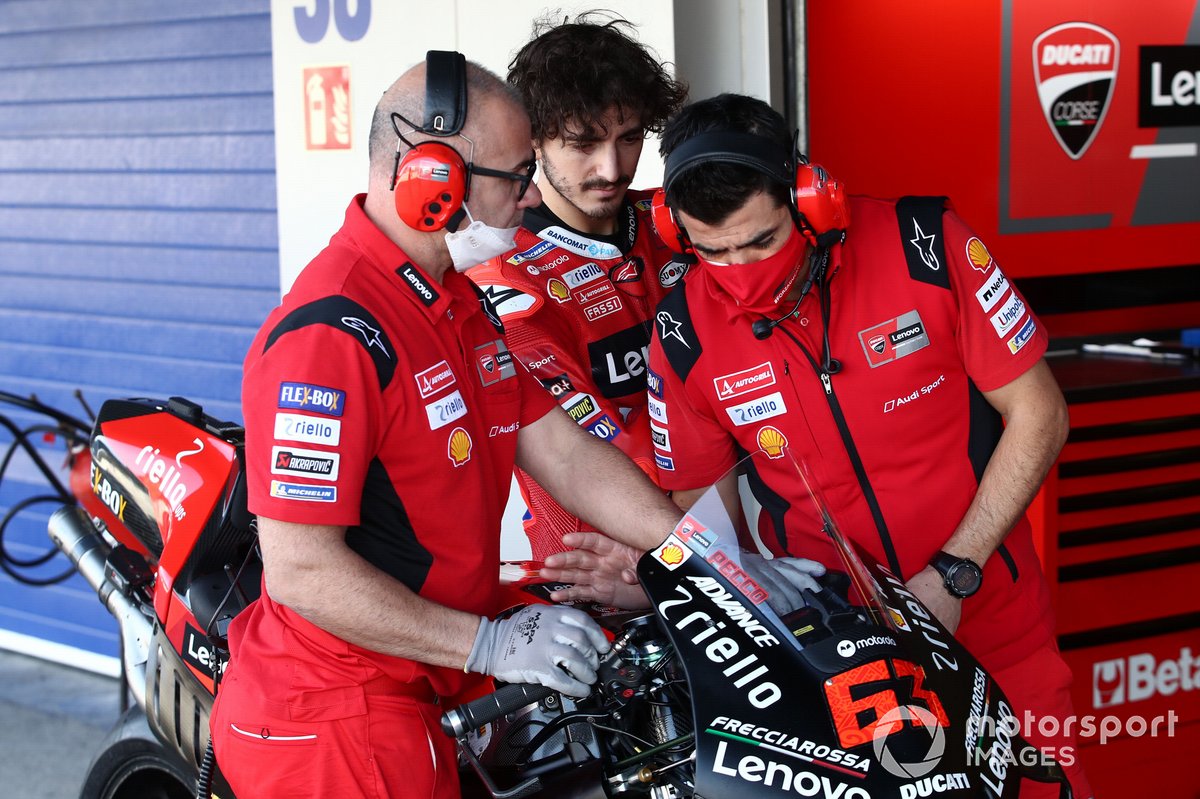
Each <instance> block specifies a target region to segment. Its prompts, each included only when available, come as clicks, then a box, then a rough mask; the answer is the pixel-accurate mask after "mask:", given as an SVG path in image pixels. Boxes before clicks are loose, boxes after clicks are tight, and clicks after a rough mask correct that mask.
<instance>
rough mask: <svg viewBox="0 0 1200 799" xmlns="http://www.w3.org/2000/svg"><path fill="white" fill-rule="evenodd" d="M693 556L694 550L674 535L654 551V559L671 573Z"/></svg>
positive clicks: (668, 537)
mask: <svg viewBox="0 0 1200 799" xmlns="http://www.w3.org/2000/svg"><path fill="white" fill-rule="evenodd" d="M691 556H692V550H690V549H688V545H687V544H685V543H683V541H681V540H680V539H679V537H678V536H676V535H675V534H674V533H671V534H670V535H669V536H667V540H666V541H663V542H662V543H661V544H659V545H658V548H657V549H655V550H654V559H655V560H657V561H658V562H659V563H661V564H662V565H664V566H666V567H667V569H668V570H669V571H675V570H676V569H678V568H679V567H680V566H682V565H683V564H684V563H686V562H687V559H688V558H690V557H691Z"/></svg>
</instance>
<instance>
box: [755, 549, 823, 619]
mask: <svg viewBox="0 0 1200 799" xmlns="http://www.w3.org/2000/svg"><path fill="white" fill-rule="evenodd" d="M742 570H743V571H745V572H746V573H747V574H749V575H750V576H751V577H753V578H754V581H755V582H756V583H758V584H759V585H760V586H762V587H763V588H765V589H766V590H767V592H768V593H770V596H769V597H767V604H768V605H770V606H771V610H773V611H775V612H776V613H777V614H779V615H780V616H783V615H785V614H787V613H791V612H792V611H793V610H797V609H798V608H802V607H804V606H805V605H807V604H808V603H807V602H805V601H804V595H803V594H802V593H800V592H801V591H804V590H809V591H812V592H813V593H814V594H815V593H816V592H818V591H820V590H821V586H820V585H819V584H818V583H817V581H816V580H815V579H814V578H816V577H820V576H821V575H823V574H824V573H825V567H824V566H823V565H822V564H820V563H817V562H816V561H815V560H808V559H807V558H772V559H770V560H767V559H766V558H764V557H763V556H762V555H756V554H754V553H752V552H742Z"/></svg>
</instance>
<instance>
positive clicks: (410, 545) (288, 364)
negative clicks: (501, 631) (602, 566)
mask: <svg viewBox="0 0 1200 799" xmlns="http://www.w3.org/2000/svg"><path fill="white" fill-rule="evenodd" d="M362 199H363V198H362V197H361V196H360V197H358V198H356V199H355V200H354V201H353V202H352V203H351V204H350V207H349V209H348V210H347V212H346V221H345V224H344V225H343V227H342V229H341V230H340V231H338V233H337V234H335V235H334V237H333V239H332V240H331V242H330V244H329V246H328V247H327V248H326V249H325V250H324V251H323V252H322V253H321V254H320V255H319V256H318V257H317V258H316V259H315V260H314V261H313V262H312V263H311V264H310V265H309V266H308V267H307V268H306V269H305V270H304V272H303V273H302V274H301V276H300V278H299V279H298V280H297V281H296V284H295V285H294V286H293V288H292V290H291V291H290V292H289V293H288V295H287V296H286V297H285V298H284V302H283V304H282V305H281V306H280V307H279V308H277V309H276V310H275V311H274V312H272V314H271V315H270V317H269V318H268V319H267V321H266V323H265V324H264V325H263V327H262V329H261V330H260V331H259V334H258V336H257V337H256V338H255V340H254V343H253V345H252V346H251V348H250V352H249V354H248V355H247V357H246V363H245V379H244V383H243V408H244V409H245V417H246V469H247V481H248V489H249V507H250V510H251V511H252V512H254V513H256V514H259V515H262V516H266V517H269V518H272V519H277V520H280V521H285V522H296V523H301V524H324V525H345V526H347V527H348V528H349V529H348V531H347V534H346V541H347V544H348V545H349V546H350V547H351V548H352V549H354V550H355V551H356V552H358V553H359V554H360V555H361V556H363V557H364V558H365V559H366V560H368V561H369V562H370V563H372V564H373V565H375V566H376V567H378V568H380V569H382V570H383V571H385V572H387V573H388V574H390V575H392V576H393V577H395V578H396V579H398V580H400V581H401V582H403V583H404V584H405V585H407V586H408V587H409V588H410V589H411V590H412V591H414V592H416V593H418V594H420V595H421V596H422V597H425V598H426V599H429V600H431V601H433V602H437V603H439V604H441V605H445V606H448V607H452V608H456V609H459V610H463V611H468V612H471V613H478V614H481V615H491V614H493V613H495V612H496V611H497V610H498V608H496V607H495V603H496V602H497V598H496V591H497V563H498V561H499V557H500V551H499V531H500V520H501V514H502V512H503V509H504V505H505V502H506V500H507V498H508V489H509V484H510V481H511V474H512V469H513V459H514V455H515V450H516V439H517V431H518V429H520V427H521V426H522V425H526V424H530V423H532V422H534V421H536V420H537V419H539V418H540V417H541V416H542V415H544V414H545V413H546V412H547V411H549V410H550V409H551V408H553V402H552V401H551V400H550V398H549V397H548V396H547V395H546V393H545V392H544V391H542V390H541V388H540V387H538V386H537V384H536V383H535V382H534V381H533V380H532V379H531V378H530V376H529V375H528V374H526V372H525V369H524V368H522V367H520V366H518V365H517V364H516V363H515V362H514V361H513V359H512V356H511V355H510V353H509V352H508V349H507V347H506V346H505V344H504V340H503V337H502V335H501V333H500V331H499V330H498V328H497V326H496V324H495V323H494V319H489V316H488V314H489V313H491V312H490V309H489V308H487V307H486V303H485V302H484V301H483V299H482V298H481V297H480V296H479V294H478V292H477V291H476V290H475V288H474V286H473V285H472V284H471V283H470V281H468V280H467V279H466V278H465V277H463V276H461V275H459V274H457V273H455V272H453V271H449V272H447V273H446V274H445V276H444V278H443V280H444V283H442V284H439V283H437V282H435V281H433V280H431V279H430V277H429V276H428V275H427V274H426V273H425V272H424V271H422V270H421V269H420V268H419V267H417V266H415V265H414V264H412V263H411V262H410V260H409V259H408V257H407V256H406V255H405V254H404V252H402V251H401V250H400V249H399V248H398V247H397V246H396V245H395V244H394V243H393V242H392V241H391V240H390V239H388V238H387V237H386V236H385V235H384V234H383V233H382V232H380V231H379V229H378V228H376V227H375V225H374V224H372V223H371V222H370V220H369V219H367V217H366V215H365V214H364V213H363V210H362ZM234 624H235V628H240V629H241V632H242V635H243V637H249V636H253V637H254V639H255V648H256V651H257V652H258V653H259V654H268V655H269V654H278V655H280V656H281V657H292V658H295V659H299V660H301V661H303V660H305V659H308V658H310V657H311V658H312V659H313V660H314V662H318V661H319V662H320V669H321V671H322V673H323V674H325V675H326V676H325V677H322V678H321V679H322V680H325V679H327V678H329V677H334V675H340V676H341V677H344V678H346V679H347V681H348V682H352V683H353V682H361V681H363V680H364V679H369V678H370V677H371V676H372V675H373V674H376V673H379V672H381V673H383V674H385V675H386V676H387V677H389V678H392V679H395V680H399V681H401V682H410V683H412V682H416V683H421V684H425V683H427V684H428V686H429V687H431V688H432V690H433V691H436V692H437V693H438V694H443V695H450V694H454V693H456V692H457V691H458V690H460V689H461V688H462V687H463V685H464V681H465V680H466V679H468V678H467V675H465V674H463V673H462V671H458V670H455V669H448V668H440V667H433V666H429V665H426V664H422V663H417V662H414V661H411V660H406V659H404V658H398V657H390V656H385V655H381V654H379V653H376V652H371V651H368V650H364V649H362V648H360V647H356V646H354V645H351V644H346V643H344V642H341V641H339V640H338V639H336V638H335V637H334V636H332V635H329V634H328V633H325V632H324V631H322V630H320V629H318V628H316V627H315V626H313V625H312V624H310V623H308V622H307V621H305V620H304V619H302V618H301V617H299V616H298V615H296V614H295V613H293V612H291V611H290V610H289V609H288V608H286V607H283V606H281V605H278V604H276V603H274V602H272V601H271V599H270V597H269V596H267V595H266V594H265V593H264V594H263V598H262V599H261V600H260V603H259V607H257V608H255V607H252V608H251V609H250V610H248V611H247V612H245V613H243V614H241V615H239V616H238V618H237V620H236V621H235V623H234ZM281 626H283V627H288V628H290V629H291V630H293V631H296V632H297V633H298V634H299V636H300V637H301V638H302V639H303V641H304V646H303V647H301V648H300V649H301V650H303V651H292V649H288V648H286V647H285V648H284V649H282V650H280V651H278V652H274V651H273V650H272V647H274V646H276V644H277V642H278V641H286V640H288V637H286V636H285V637H284V638H280V637H279V636H278V635H277V633H276V630H277V628H279V627H281ZM233 638H234V639H236V636H234V637H233ZM281 646H282V645H281ZM235 657H236V653H235ZM364 661H365V662H368V663H369V664H371V669H368V670H367V671H366V672H364V671H363V666H362V664H363V662H364ZM376 669H377V670H378V672H376V671H375V670H376ZM335 679H336V677H335ZM472 679H473V678H472ZM301 682H303V680H302V681H301ZM289 701H292V702H303V701H304V700H303V692H302V691H298V692H296V695H295V696H292V697H290V698H289Z"/></svg>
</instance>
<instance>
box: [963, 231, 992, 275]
mask: <svg viewBox="0 0 1200 799" xmlns="http://www.w3.org/2000/svg"><path fill="white" fill-rule="evenodd" d="M967 260H968V261H970V262H971V268H972V269H974V270H975V271H977V272H983V273H984V274H985V275H986V274H987V271H988V268H989V267H990V266H991V265H992V254H991V253H990V252H988V248H987V246H986V245H985V244H984V243H983V242H982V241H980V240H979V239H977V238H975V237H974V236H972V237H971V239H970V240H969V241H968V242H967Z"/></svg>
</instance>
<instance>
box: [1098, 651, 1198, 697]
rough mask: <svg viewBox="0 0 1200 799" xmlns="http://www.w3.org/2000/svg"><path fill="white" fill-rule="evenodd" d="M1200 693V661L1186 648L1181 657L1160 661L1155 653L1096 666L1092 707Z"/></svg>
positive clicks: (1104, 662)
mask: <svg viewBox="0 0 1200 799" xmlns="http://www.w3.org/2000/svg"><path fill="white" fill-rule="evenodd" d="M1195 690H1200V658H1197V657H1193V656H1192V648H1191V647H1190V646H1185V647H1183V648H1181V649H1180V650H1179V655H1178V656H1177V657H1175V656H1172V657H1166V658H1163V659H1162V660H1159V659H1158V657H1157V656H1155V654H1154V653H1152V652H1142V653H1139V654H1137V655H1130V656H1129V657H1127V658H1117V659H1116V660H1104V661H1101V662H1099V663H1095V664H1093V665H1092V706H1093V707H1095V708H1105V707H1114V706H1116V705H1124V704H1128V703H1130V702H1141V701H1143V700H1146V699H1151V698H1153V697H1156V696H1173V695H1174V694H1176V693H1182V692H1191V691H1195Z"/></svg>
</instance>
